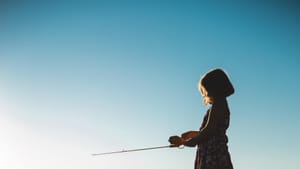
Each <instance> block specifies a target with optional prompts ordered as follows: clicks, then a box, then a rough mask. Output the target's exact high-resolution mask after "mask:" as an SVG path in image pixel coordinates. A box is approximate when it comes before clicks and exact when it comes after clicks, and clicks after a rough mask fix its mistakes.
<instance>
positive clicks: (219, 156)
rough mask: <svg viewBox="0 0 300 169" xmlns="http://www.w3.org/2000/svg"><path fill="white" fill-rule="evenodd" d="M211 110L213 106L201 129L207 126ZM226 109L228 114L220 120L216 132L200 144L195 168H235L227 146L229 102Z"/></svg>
mask: <svg viewBox="0 0 300 169" xmlns="http://www.w3.org/2000/svg"><path fill="white" fill-rule="evenodd" d="M210 110H211V108H210V109H209V110H208V111H207V112H206V115H205V116H204V119H203V122H202V125H201V127H200V130H201V129H202V128H203V127H204V126H205V124H206V122H207V120H208V114H209V112H210ZM224 111H226V112H225V114H226V116H225V118H224V119H222V121H221V122H218V125H217V126H218V128H217V132H216V134H214V135H211V136H209V137H207V138H206V139H205V140H204V141H202V142H201V143H199V144H198V149H197V154H196V159H195V169H233V166H232V163H231V159H230V154H229V152H228V147H227V142H228V139H227V136H226V129H227V128H228V126H229V115H230V112H229V109H228V106H227V103H226V110H224Z"/></svg>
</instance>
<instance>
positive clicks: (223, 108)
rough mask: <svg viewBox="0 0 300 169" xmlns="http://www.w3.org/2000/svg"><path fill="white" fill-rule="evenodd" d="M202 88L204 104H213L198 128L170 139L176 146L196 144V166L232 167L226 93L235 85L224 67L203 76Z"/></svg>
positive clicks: (227, 168)
mask: <svg viewBox="0 0 300 169" xmlns="http://www.w3.org/2000/svg"><path fill="white" fill-rule="evenodd" d="M199 90H200V92H201V94H202V96H203V101H204V104H211V107H210V108H209V109H208V110H207V112H206V115H205V116H204V119H203V122H202V125H201V127H200V129H199V131H188V132H185V133H183V134H182V135H181V137H179V136H171V137H170V138H169V142H170V143H171V145H172V146H174V147H177V146H180V145H184V146H188V147H195V146H197V154H196V159H195V169H233V167H232V163H231V159H230V154H229V152H228V147H227V142H228V138H227V135H226V130H227V128H228V127H229V117H230V111H229V107H228V104H227V100H226V97H228V96H230V95H232V94H233V93H234V88H233V86H232V84H231V82H230V80H229V78H228V77H227V75H226V74H225V72H224V71H223V70H221V69H214V70H212V71H210V72H208V73H206V74H205V75H204V76H203V77H202V78H201V79H200V81H199Z"/></svg>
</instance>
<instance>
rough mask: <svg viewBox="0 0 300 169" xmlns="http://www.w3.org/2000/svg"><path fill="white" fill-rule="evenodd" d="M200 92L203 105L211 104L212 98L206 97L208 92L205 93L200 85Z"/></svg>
mask: <svg viewBox="0 0 300 169" xmlns="http://www.w3.org/2000/svg"><path fill="white" fill-rule="evenodd" d="M200 92H201V95H202V97H203V103H204V104H205V105H207V104H212V103H213V98H212V97H210V96H208V92H207V91H206V89H205V88H204V87H203V86H202V85H200Z"/></svg>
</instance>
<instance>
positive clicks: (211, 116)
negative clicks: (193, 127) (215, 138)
mask: <svg viewBox="0 0 300 169" xmlns="http://www.w3.org/2000/svg"><path fill="white" fill-rule="evenodd" d="M222 108H223V106H222V105H213V106H212V108H211V110H210V111H209V112H208V120H207V122H206V124H205V126H204V127H203V128H202V129H201V130H200V131H198V132H197V135H195V137H192V138H190V139H189V140H187V141H186V142H185V143H184V145H185V146H188V147H194V146H196V145H197V144H199V143H201V142H202V141H203V140H205V139H207V138H208V137H209V136H211V135H213V134H214V133H215V132H216V129H217V124H218V121H219V119H220V118H222V116H223V114H224V113H223V111H222ZM223 110H224V109H223Z"/></svg>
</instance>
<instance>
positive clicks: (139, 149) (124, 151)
mask: <svg viewBox="0 0 300 169" xmlns="http://www.w3.org/2000/svg"><path fill="white" fill-rule="evenodd" d="M173 147H178V146H174V145H168V146H159V147H147V148H138V149H130V150H121V151H111V152H105V153H96V154H92V156H101V155H108V154H119V153H128V152H134V151H144V150H154V149H162V148H173ZM183 147H184V146H179V147H178V148H183Z"/></svg>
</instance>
